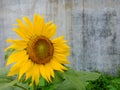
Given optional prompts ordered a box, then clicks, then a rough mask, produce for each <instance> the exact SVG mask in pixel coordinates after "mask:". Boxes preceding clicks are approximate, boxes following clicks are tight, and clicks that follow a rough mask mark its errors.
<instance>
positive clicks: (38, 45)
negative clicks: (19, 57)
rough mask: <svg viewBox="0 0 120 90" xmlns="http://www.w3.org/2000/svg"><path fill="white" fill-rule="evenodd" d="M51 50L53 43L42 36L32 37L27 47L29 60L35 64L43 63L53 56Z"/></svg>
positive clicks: (52, 49)
mask: <svg viewBox="0 0 120 90" xmlns="http://www.w3.org/2000/svg"><path fill="white" fill-rule="evenodd" d="M53 51H54V47H53V44H52V43H51V41H50V40H49V39H48V38H47V37H44V36H37V37H34V38H32V39H31V40H30V41H29V43H28V47H27V52H28V54H29V58H30V60H32V61H33V62H34V63H37V64H45V63H47V62H49V61H50V60H51V58H52V56H53Z"/></svg>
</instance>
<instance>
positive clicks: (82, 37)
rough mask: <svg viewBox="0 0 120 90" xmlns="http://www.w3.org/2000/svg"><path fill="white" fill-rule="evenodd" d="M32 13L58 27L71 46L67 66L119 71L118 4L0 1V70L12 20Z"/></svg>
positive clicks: (117, 0)
mask: <svg viewBox="0 0 120 90" xmlns="http://www.w3.org/2000/svg"><path fill="white" fill-rule="evenodd" d="M34 13H39V14H41V15H44V16H45V18H46V21H49V20H51V19H52V20H54V22H55V23H56V24H57V25H58V28H57V35H56V36H60V35H65V37H66V39H67V40H68V41H69V45H70V46H71V56H70V58H69V59H70V61H71V66H72V67H73V68H74V69H76V70H99V71H102V72H108V73H111V74H114V73H116V72H117V69H118V68H119V67H120V0H0V66H1V67H2V66H4V64H5V62H4V60H3V59H4V53H3V50H4V48H5V47H6V46H7V45H8V44H6V43H5V39H6V38H8V37H11V38H16V37H17V36H16V34H15V33H14V32H12V31H11V29H12V28H13V26H12V24H14V23H15V19H16V18H21V17H22V16H25V15H27V16H29V17H30V18H31V19H32V17H33V14H34Z"/></svg>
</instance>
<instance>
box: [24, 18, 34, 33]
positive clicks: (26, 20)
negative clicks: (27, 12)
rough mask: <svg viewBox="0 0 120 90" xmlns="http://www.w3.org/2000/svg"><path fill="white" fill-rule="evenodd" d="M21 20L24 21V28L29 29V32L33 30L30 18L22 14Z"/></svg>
mask: <svg viewBox="0 0 120 90" xmlns="http://www.w3.org/2000/svg"><path fill="white" fill-rule="evenodd" d="M23 20H24V21H25V23H26V28H28V30H30V31H31V32H34V30H33V24H32V22H31V21H30V19H29V18H28V17H27V16H24V17H23Z"/></svg>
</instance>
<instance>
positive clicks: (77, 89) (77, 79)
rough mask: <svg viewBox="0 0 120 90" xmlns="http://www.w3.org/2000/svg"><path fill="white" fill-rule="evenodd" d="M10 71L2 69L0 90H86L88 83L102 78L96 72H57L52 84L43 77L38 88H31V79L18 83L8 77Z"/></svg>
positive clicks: (0, 72)
mask: <svg viewBox="0 0 120 90" xmlns="http://www.w3.org/2000/svg"><path fill="white" fill-rule="evenodd" d="M8 71H9V70H8V68H3V69H0V90H86V86H87V85H88V81H95V80H96V79H97V78H99V76H100V74H98V73H95V72H83V71H74V70H73V69H69V70H67V71H65V72H64V73H61V72H57V71H55V78H53V80H52V83H48V82H46V80H45V79H44V78H42V77H41V78H40V82H39V84H38V86H36V85H35V84H33V85H32V86H29V84H30V82H31V79H29V80H27V81H24V79H25V77H23V78H22V79H21V80H20V82H18V81H17V80H16V77H7V73H8Z"/></svg>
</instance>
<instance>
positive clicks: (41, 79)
mask: <svg viewBox="0 0 120 90" xmlns="http://www.w3.org/2000/svg"><path fill="white" fill-rule="evenodd" d="M45 82H46V81H45V79H44V78H43V77H40V82H39V86H40V87H43V86H45Z"/></svg>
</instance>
